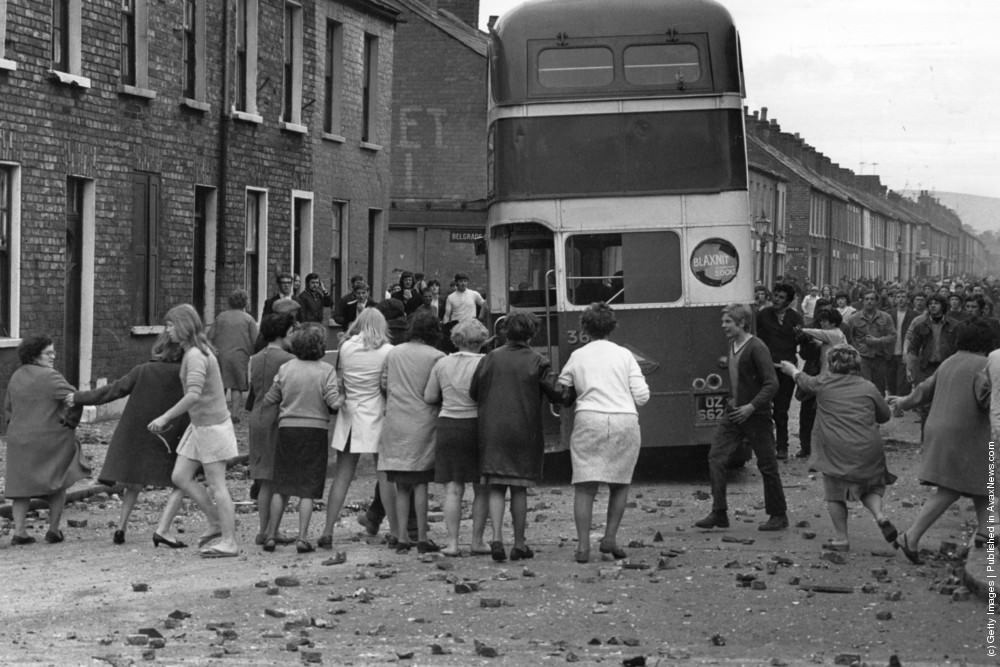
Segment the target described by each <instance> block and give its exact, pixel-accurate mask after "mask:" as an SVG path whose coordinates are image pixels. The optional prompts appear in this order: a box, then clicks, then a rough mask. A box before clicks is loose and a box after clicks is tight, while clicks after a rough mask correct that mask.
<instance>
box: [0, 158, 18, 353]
mask: <svg viewBox="0 0 1000 667" xmlns="http://www.w3.org/2000/svg"><path fill="white" fill-rule="evenodd" d="M20 177H21V172H20V169H19V167H18V166H17V165H14V164H3V163H0V338H17V337H18V336H19V335H20V331H19V328H20V325H19V320H20V313H19V310H20V309H19V302H20V280H19V274H20V252H21V239H20V237H21V234H20V232H21V206H20V200H21V180H20Z"/></svg>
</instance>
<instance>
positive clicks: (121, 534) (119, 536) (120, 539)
mask: <svg viewBox="0 0 1000 667" xmlns="http://www.w3.org/2000/svg"><path fill="white" fill-rule="evenodd" d="M111 541H112V542H114V543H115V544H125V531H124V530H116V531H115V534H114V535H113V536H112V537H111Z"/></svg>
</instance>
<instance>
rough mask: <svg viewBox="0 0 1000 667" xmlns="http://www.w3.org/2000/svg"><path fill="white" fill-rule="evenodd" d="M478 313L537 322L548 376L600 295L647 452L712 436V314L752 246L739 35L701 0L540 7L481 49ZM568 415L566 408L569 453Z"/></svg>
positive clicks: (521, 9) (748, 261) (743, 269)
mask: <svg viewBox="0 0 1000 667" xmlns="http://www.w3.org/2000/svg"><path fill="white" fill-rule="evenodd" d="M489 62H490V106H489V136H488V142H489V152H488V154H489V170H488V171H489V175H490V206H489V213H488V226H487V249H488V252H487V256H488V269H489V308H490V312H491V315H492V316H493V318H494V320H498V319H501V318H502V317H503V316H504V315H505V314H507V313H509V312H510V311H511V310H513V309H526V310H532V311H534V312H536V313H537V314H538V315H539V316H540V317H541V318H542V321H543V326H542V330H541V331H540V334H539V336H538V338H536V341H535V344H536V345H537V346H538V347H539V348H540V351H542V352H543V353H545V354H547V355H549V356H550V358H551V359H552V362H553V366H554V367H555V368H556V369H558V368H559V367H560V366H561V364H562V363H564V362H565V360H566V359H567V358H568V357H569V355H570V354H571V353H572V351H573V350H574V349H576V348H577V347H579V346H581V345H583V344H585V343H586V342H587V340H586V336H585V334H583V332H582V331H581V329H580V327H579V314H580V312H581V311H582V310H584V309H585V308H586V307H587V306H588V305H589V304H590V303H591V302H593V301H607V302H608V303H610V304H611V305H612V306H613V307H614V309H615V313H616V316H617V319H618V322H619V325H618V329H617V330H616V332H615V334H614V335H613V339H614V340H615V342H617V343H619V344H621V345H624V346H626V347H628V348H629V349H630V350H631V351H632V352H633V354H634V355H635V356H636V359H637V360H638V361H639V365H640V367H641V368H642V370H643V373H644V374H645V376H646V380H647V382H648V383H649V385H650V389H651V392H652V397H651V399H650V402H649V403H648V404H647V405H646V406H644V407H643V408H642V409H640V424H641V427H642V441H643V446H688V445H699V444H706V443H708V442H709V441H710V438H711V432H712V427H714V425H715V424H716V422H717V420H718V419H719V417H721V416H722V413H723V411H724V409H725V400H724V398H725V395H726V393H727V391H728V385H729V379H728V371H727V370H726V369H725V368H724V365H723V364H721V363H720V358H724V355H725V344H726V343H725V339H724V337H723V335H722V333H721V329H720V326H719V316H720V308H721V306H723V305H725V304H727V303H731V302H747V301H749V298H750V294H751V292H752V275H753V271H752V268H753V267H752V262H753V257H752V252H751V236H750V224H749V212H748V203H747V167H746V145H745V138H744V128H743V107H742V81H741V71H740V63H739V42H738V37H737V34H736V30H735V27H734V26H733V24H732V20H731V18H730V16H729V14H728V12H727V11H726V10H725V9H724V8H722V7H721V6H720V5H718V4H717V3H714V2H711V1H707V0H698V1H695V0H681V1H677V2H672V1H666V2H665V1H664V0H634V1H630V2H621V3H608V2H606V0H605V1H600V0H535V1H533V2H526V3H524V4H522V5H519V6H518V7H517V8H515V9H514V10H512V11H511V12H509V13H508V14H506V15H504V17H502V18H501V20H500V21H499V22H498V23H497V24H496V25H495V26H494V30H493V34H492V43H491V48H490V58H489ZM570 412H571V411H564V414H563V418H562V421H563V428H562V431H563V435H564V437H563V444H565V442H566V436H567V435H568V433H569V430H570V428H569V424H570V421H571V419H572V415H571V414H569V413H570Z"/></svg>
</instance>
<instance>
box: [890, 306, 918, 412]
mask: <svg viewBox="0 0 1000 667" xmlns="http://www.w3.org/2000/svg"><path fill="white" fill-rule="evenodd" d="M892 298H893V302H894V303H895V308H893V309H892V310H890V311H889V317H891V318H892V325H893V328H894V329H895V331H896V340H895V342H894V343H893V352H892V357H890V358H889V368H888V371H887V373H886V380H887V381H888V385H889V387H888V388H889V393H890V394H892V395H893V396H906V395H907V394H909V393H910V383H909V382H908V381H907V380H906V360H905V359H903V348H904V347H905V346H906V332H907V331H909V330H910V324H912V323H913V318H915V317H916V316H917V311H915V310H914V309H912V308H910V297H909V295H908V294H907V293H906V292H905V291H903V290H902V289H900V290H898V291H897V292H896V293H895V294H894V295H893V297H892Z"/></svg>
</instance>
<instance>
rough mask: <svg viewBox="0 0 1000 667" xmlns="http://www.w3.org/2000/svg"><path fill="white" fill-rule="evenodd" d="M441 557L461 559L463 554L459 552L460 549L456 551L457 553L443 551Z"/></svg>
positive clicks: (448, 550)
mask: <svg viewBox="0 0 1000 667" xmlns="http://www.w3.org/2000/svg"><path fill="white" fill-rule="evenodd" d="M441 555H442V556H447V557H448V558H459V557H460V556H461V555H462V552H461V551H459V550H458V549H456V550H455V551H452V550H451V549H442V550H441Z"/></svg>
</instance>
